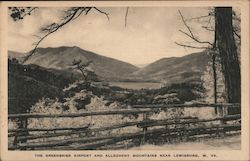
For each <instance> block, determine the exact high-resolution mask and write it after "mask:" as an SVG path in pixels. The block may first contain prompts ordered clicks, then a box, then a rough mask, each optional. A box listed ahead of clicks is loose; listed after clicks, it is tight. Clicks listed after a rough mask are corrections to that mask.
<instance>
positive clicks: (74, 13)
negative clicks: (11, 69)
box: [23, 7, 109, 63]
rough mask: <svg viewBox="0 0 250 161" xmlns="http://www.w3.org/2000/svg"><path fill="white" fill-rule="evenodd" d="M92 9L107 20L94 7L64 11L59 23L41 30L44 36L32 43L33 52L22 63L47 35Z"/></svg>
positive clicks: (28, 56)
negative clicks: (64, 13)
mask: <svg viewBox="0 0 250 161" xmlns="http://www.w3.org/2000/svg"><path fill="white" fill-rule="evenodd" d="M92 8H94V9H95V10H97V11H98V12H100V13H102V14H105V15H106V16H107V18H108V20H109V17H108V14H107V13H106V12H103V11H101V10H99V9H98V8H96V7H72V8H70V9H69V10H67V11H66V16H65V17H64V18H63V19H62V20H61V22H59V23H52V24H50V25H48V26H46V27H43V28H41V32H44V33H45V34H44V35H43V36H41V37H40V38H39V40H38V41H37V42H36V43H34V45H35V46H34V48H33V50H32V51H31V53H30V54H29V55H27V56H26V57H25V58H24V60H23V63H25V62H26V61H27V60H28V59H29V58H30V57H31V56H32V55H33V54H34V53H35V51H36V49H37V47H38V46H39V45H40V43H41V42H42V41H43V40H44V39H45V38H47V37H48V36H49V35H51V34H53V33H54V32H56V31H57V30H59V29H60V28H62V27H63V26H65V25H66V24H68V23H69V22H70V21H73V20H75V19H77V18H78V17H79V16H80V15H82V14H83V13H84V12H85V15H87V14H88V13H89V11H90V10H91V9H92Z"/></svg>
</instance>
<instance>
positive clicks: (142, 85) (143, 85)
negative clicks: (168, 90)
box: [109, 82, 162, 89]
mask: <svg viewBox="0 0 250 161" xmlns="http://www.w3.org/2000/svg"><path fill="white" fill-rule="evenodd" d="M109 85H110V86H117V87H121V88H127V89H157V88H160V87H161V86H162V84H161V83H152V82H109Z"/></svg>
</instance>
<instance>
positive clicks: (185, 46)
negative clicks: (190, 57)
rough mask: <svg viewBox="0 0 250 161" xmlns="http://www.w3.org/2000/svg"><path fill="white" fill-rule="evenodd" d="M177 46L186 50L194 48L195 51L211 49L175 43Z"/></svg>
mask: <svg viewBox="0 0 250 161" xmlns="http://www.w3.org/2000/svg"><path fill="white" fill-rule="evenodd" d="M174 43H175V44H177V45H179V46H182V47H184V48H194V49H210V48H209V47H201V46H191V45H185V44H181V43H178V42H174Z"/></svg>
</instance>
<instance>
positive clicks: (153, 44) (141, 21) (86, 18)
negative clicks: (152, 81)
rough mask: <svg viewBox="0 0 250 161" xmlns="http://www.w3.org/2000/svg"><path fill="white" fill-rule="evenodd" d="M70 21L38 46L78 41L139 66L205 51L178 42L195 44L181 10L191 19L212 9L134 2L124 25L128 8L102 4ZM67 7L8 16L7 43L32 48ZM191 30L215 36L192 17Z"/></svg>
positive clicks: (201, 36)
mask: <svg viewBox="0 0 250 161" xmlns="http://www.w3.org/2000/svg"><path fill="white" fill-rule="evenodd" d="M100 9H101V10H102V11H105V12H107V13H108V14H109V20H108V19H107V18H106V16H105V15H104V14H101V13H99V12H97V11H95V10H93V11H91V12H89V14H88V15H81V16H80V17H79V18H78V19H76V20H74V21H72V22H70V23H68V24H67V25H65V26H64V27H63V28H61V29H60V30H58V31H57V32H55V33H53V34H52V35H50V36H49V37H47V38H46V39H45V40H44V41H42V43H41V44H40V45H39V47H59V46H78V47H80V48H82V49H85V50H89V51H92V52H95V53H97V54H100V55H103V56H107V57H112V58H115V59H118V60H122V61H125V62H129V63H131V64H135V65H141V64H148V63H152V62H154V61H156V60H158V59H161V58H165V57H180V56H184V55H187V54H190V53H193V52H199V51H201V50H198V49H191V48H183V47H181V46H178V45H176V44H175V43H174V42H180V43H183V44H188V45H195V46H200V45H199V44H196V43H194V42H193V40H191V39H190V38H188V37H187V36H185V35H184V34H183V33H181V32H180V31H179V30H180V29H181V30H183V31H187V29H186V28H185V26H184V25H183V23H182V21H181V17H180V15H179V13H178V10H180V11H181V12H182V14H183V16H184V17H185V18H186V19H189V18H192V17H197V16H203V15H207V14H208V9H207V8H198V7H196V8H187V7H186V8H184V7H183V8H175V7H130V8H129V12H128V16H127V26H126V27H125V13H126V8H125V7H110V8H100ZM63 10H65V8H39V9H38V10H35V11H34V12H33V13H32V14H31V15H30V16H26V17H25V18H24V19H23V20H20V21H13V20H12V19H11V18H10V17H9V21H8V23H9V25H8V29H9V30H8V48H9V50H14V51H18V52H28V51H30V50H32V49H33V47H34V45H33V43H34V42H36V41H37V40H38V38H37V37H36V36H35V35H41V33H40V32H39V29H40V28H41V27H43V26H45V25H48V24H50V23H53V22H57V21H59V20H60V19H61V18H62V16H63ZM188 24H189V25H190V27H191V29H192V31H193V32H194V34H195V35H197V37H199V39H200V40H204V41H205V40H206V41H210V42H212V41H213V32H208V31H206V30H204V29H202V27H201V26H202V25H201V24H204V22H198V21H197V20H192V21H189V22H188Z"/></svg>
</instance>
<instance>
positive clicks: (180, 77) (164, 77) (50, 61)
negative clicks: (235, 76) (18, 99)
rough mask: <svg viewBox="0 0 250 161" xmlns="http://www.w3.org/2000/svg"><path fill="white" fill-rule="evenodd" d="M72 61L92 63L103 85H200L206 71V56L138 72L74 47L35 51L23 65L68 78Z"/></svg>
mask: <svg viewBox="0 0 250 161" xmlns="http://www.w3.org/2000/svg"><path fill="white" fill-rule="evenodd" d="M8 54H9V57H10V58H13V57H15V58H17V59H18V60H20V61H22V60H23V58H24V56H26V55H27V53H19V52H15V51H9V52H8ZM74 60H76V61H77V60H81V61H83V62H87V61H92V63H91V64H90V68H92V69H93V71H94V72H95V73H96V74H97V75H98V77H99V78H101V80H105V81H148V82H164V83H166V84H171V83H181V82H192V81H199V80H200V77H201V75H202V73H203V72H204V70H205V69H206V66H207V62H208V60H209V56H208V55H207V54H206V52H198V53H193V54H189V55H186V56H183V57H171V58H162V59H160V60H157V61H155V62H153V63H151V64H148V65H146V66H144V67H142V68H139V67H137V66H135V65H132V64H130V63H126V62H123V61H120V60H116V59H114V58H109V57H105V56H102V55H99V54H97V53H94V52H91V51H87V50H84V49H81V48H79V47H76V46H73V47H67V46H62V47H54V48H52V47H48V48H37V50H36V52H35V53H34V54H33V55H32V56H31V57H30V58H29V59H28V60H27V61H26V62H25V63H24V65H28V64H35V65H38V66H41V67H44V68H46V69H47V70H49V71H52V72H55V73H57V74H58V73H60V74H65V75H66V74H67V75H70V73H77V72H76V71H72V69H71V66H72V62H73V61H74ZM78 74H79V73H78Z"/></svg>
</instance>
